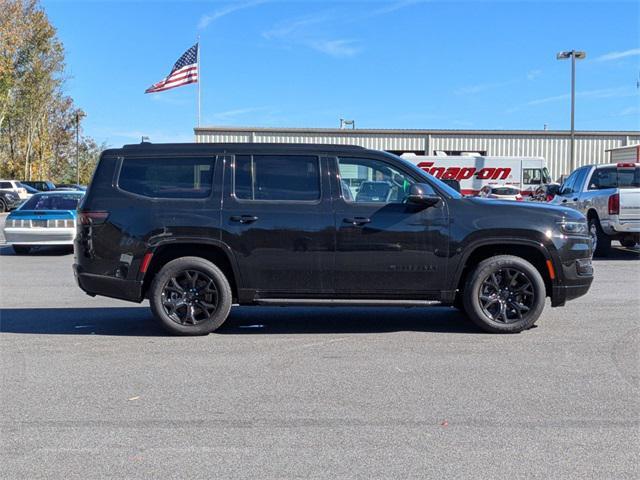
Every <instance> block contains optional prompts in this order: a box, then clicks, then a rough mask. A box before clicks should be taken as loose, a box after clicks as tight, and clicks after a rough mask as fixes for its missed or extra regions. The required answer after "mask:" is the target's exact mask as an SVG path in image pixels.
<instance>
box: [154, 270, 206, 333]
mask: <svg viewBox="0 0 640 480" xmlns="http://www.w3.org/2000/svg"><path fill="white" fill-rule="evenodd" d="M162 306H163V308H164V311H165V313H166V314H167V315H168V316H169V318H170V319H171V320H173V321H174V322H176V323H178V324H179V325H197V324H199V323H202V322H206V321H207V320H209V319H211V317H212V316H213V314H214V313H215V311H216V309H217V308H218V289H217V288H216V285H215V282H214V281H213V279H212V278H211V277H210V276H209V275H207V274H206V273H204V272H200V271H197V270H184V271H182V272H179V273H178V274H176V275H174V276H172V277H171V278H170V279H169V280H168V281H167V282H166V283H165V285H164V288H163V289H162Z"/></svg>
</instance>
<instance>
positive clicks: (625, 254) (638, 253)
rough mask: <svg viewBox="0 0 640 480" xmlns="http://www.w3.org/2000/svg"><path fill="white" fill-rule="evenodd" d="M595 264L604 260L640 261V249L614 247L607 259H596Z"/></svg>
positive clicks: (636, 247)
mask: <svg viewBox="0 0 640 480" xmlns="http://www.w3.org/2000/svg"><path fill="white" fill-rule="evenodd" d="M593 260H594V261H595V262H600V261H603V260H640V247H638V246H637V245H636V246H635V247H634V248H627V247H623V246H618V245H612V246H611V250H610V252H609V255H608V256H606V257H596V258H594V259H593Z"/></svg>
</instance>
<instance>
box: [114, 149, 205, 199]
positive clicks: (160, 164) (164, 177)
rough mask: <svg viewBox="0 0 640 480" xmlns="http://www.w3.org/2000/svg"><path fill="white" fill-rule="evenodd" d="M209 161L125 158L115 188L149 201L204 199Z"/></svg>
mask: <svg viewBox="0 0 640 480" xmlns="http://www.w3.org/2000/svg"><path fill="white" fill-rule="evenodd" d="M212 179H213V159H212V158H210V157H207V158H125V159H124V160H123V161H122V167H121V168H120V174H119V176H118V187H119V188H120V189H121V190H124V191H125V192H130V193H135V194H136V195H142V196H145V197H151V198H206V197H208V196H209V195H210V194H211V184H212Z"/></svg>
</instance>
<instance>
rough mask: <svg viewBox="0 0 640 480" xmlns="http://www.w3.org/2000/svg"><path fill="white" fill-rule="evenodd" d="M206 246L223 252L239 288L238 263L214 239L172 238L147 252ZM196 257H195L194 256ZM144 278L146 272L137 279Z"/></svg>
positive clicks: (155, 244) (159, 242) (228, 250)
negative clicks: (162, 248)
mask: <svg viewBox="0 0 640 480" xmlns="http://www.w3.org/2000/svg"><path fill="white" fill-rule="evenodd" d="M190 244H197V245H203V244H204V245H207V246H211V247H216V248H219V249H220V250H222V251H223V252H224V254H225V255H226V257H227V260H228V261H229V265H231V270H232V271H233V277H234V280H235V283H236V287H237V288H240V285H241V282H242V278H241V276H240V269H239V268H238V262H237V260H236V257H235V255H234V254H233V251H232V250H231V247H229V245H227V244H226V243H225V242H223V241H221V240H218V239H215V238H207V237H172V238H170V239H166V240H160V241H158V242H157V243H154V244H153V245H151V246H150V248H149V250H148V252H151V253H153V254H155V252H156V251H157V250H158V249H159V248H161V247H167V246H173V245H190ZM194 256H197V255H194ZM145 277H146V272H145V273H144V274H143V275H142V277H141V278H140V279H139V280H140V281H144V280H145Z"/></svg>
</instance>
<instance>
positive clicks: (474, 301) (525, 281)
mask: <svg viewBox="0 0 640 480" xmlns="http://www.w3.org/2000/svg"><path fill="white" fill-rule="evenodd" d="M493 285H495V286H497V287H498V288H495V287H494V286H493ZM509 291H511V295H509ZM481 293H482V297H483V299H482V300H481V298H480V297H481ZM545 297H546V289H545V285H544V280H543V279H542V275H540V272H538V270H537V269H536V268H535V267H534V266H533V265H531V263H529V262H528V261H526V260H524V259H523V258H520V257H516V256H513V255H497V256H495V257H490V258H487V259H485V260H483V261H481V262H480V263H479V264H478V265H477V266H476V268H475V269H474V270H473V271H472V272H471V273H470V274H469V276H468V277H467V281H466V284H465V289H464V292H463V298H464V310H465V312H466V314H467V315H468V317H469V319H470V320H471V321H472V322H473V323H475V324H476V325H477V326H478V327H480V328H481V329H483V330H484V331H486V332H490V333H519V332H522V331H523V330H527V329H528V328H531V327H532V326H533V324H534V323H535V322H536V320H538V318H539V317H540V314H541V313H542V310H543V308H544V303H545ZM503 305H504V307H503ZM525 308H526V310H525Z"/></svg>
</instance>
